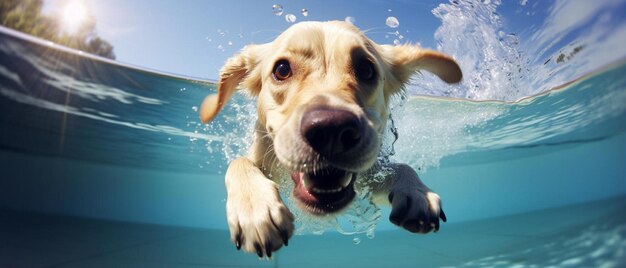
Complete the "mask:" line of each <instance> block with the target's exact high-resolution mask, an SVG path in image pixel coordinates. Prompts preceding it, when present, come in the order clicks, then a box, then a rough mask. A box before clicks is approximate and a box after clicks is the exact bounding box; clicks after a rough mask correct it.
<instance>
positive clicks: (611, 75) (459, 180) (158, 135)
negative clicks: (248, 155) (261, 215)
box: [0, 1, 626, 267]
mask: <svg viewBox="0 0 626 268" xmlns="http://www.w3.org/2000/svg"><path fill="white" fill-rule="evenodd" d="M616 3H617V4H616ZM616 3H612V4H611V5H612V6H610V7H615V8H617V10H619V7H623V6H624V3H623V1H616ZM490 8H492V7H491V6H487V8H485V9H484V10H475V9H469V7H467V5H465V4H456V5H455V4H450V5H441V6H439V7H438V8H437V9H436V10H434V11H433V13H434V14H435V16H437V17H439V18H440V19H441V20H442V26H441V27H440V28H439V30H438V31H437V33H436V34H435V35H436V37H438V38H439V46H440V47H439V49H440V50H444V51H449V53H451V54H453V55H454V56H455V58H456V59H458V60H459V63H460V64H461V66H462V68H463V70H467V72H466V76H465V80H464V82H463V83H462V84H461V85H460V86H458V87H448V86H445V85H442V84H440V83H439V82H438V81H436V80H434V78H433V77H432V76H429V75H424V76H423V77H421V78H420V79H416V80H415V81H414V84H413V85H411V86H409V87H408V89H407V94H406V95H404V96H398V98H397V99H395V100H394V105H393V111H392V116H393V119H394V126H395V127H396V128H397V131H398V133H399V139H398V140H397V141H395V143H393V145H392V142H390V141H389V140H387V144H386V147H385V148H384V149H385V150H387V151H388V152H390V154H391V155H390V157H391V159H392V160H394V161H399V162H405V163H408V164H410V165H411V166H413V167H414V168H415V169H416V170H417V171H418V173H419V174H420V177H421V178H422V179H423V180H424V182H425V183H426V184H427V185H429V186H430V187H431V188H432V189H434V190H435V191H437V192H438V193H439V194H440V195H441V197H442V200H443V206H444V209H445V211H446V214H447V215H448V219H449V221H448V223H446V224H443V226H442V229H441V230H440V232H439V233H437V234H430V235H424V236H416V235H413V234H410V233H407V232H405V231H402V230H399V229H398V228H396V227H395V226H393V225H391V224H390V223H389V222H388V220H387V215H388V213H389V209H388V208H373V207H372V208H373V209H370V210H367V211H368V213H369V214H367V215H365V214H364V212H363V211H364V210H366V209H363V208H364V207H368V205H369V203H368V202H367V200H365V199H363V200H359V201H358V202H356V203H358V204H357V205H355V207H353V208H352V209H351V210H350V213H352V214H353V215H349V216H353V218H350V219H354V218H357V219H358V220H356V221H355V222H352V224H350V221H349V220H346V218H339V219H337V222H332V223H331V224H329V225H323V226H324V229H323V230H317V229H315V230H313V229H312V227H311V226H315V225H316V224H318V225H319V223H316V222H313V223H312V224H311V223H307V222H304V221H301V222H299V223H298V228H299V229H298V233H299V235H297V236H296V237H295V238H294V239H293V242H290V246H289V247H288V248H285V249H281V250H280V251H279V253H278V254H277V255H275V257H274V259H272V260H271V261H260V260H256V257H255V256H253V255H251V254H243V253H241V252H237V251H236V250H235V248H234V246H232V245H231V244H230V241H229V240H228V233H227V226H226V219H225V208H224V207H225V198H226V194H225V191H224V185H223V174H224V171H225V169H226V167H227V163H228V161H229V160H232V159H233V158H234V157H236V156H238V155H241V154H244V153H245V150H246V148H247V146H248V145H249V140H250V136H251V131H250V130H251V129H252V128H251V126H252V124H254V121H255V120H256V118H255V115H254V114H255V113H256V109H255V105H254V100H252V99H250V98H248V97H246V96H244V95H240V96H236V97H235V98H234V100H233V101H232V102H231V103H229V105H228V106H227V107H226V108H225V110H224V111H223V112H222V113H221V114H220V116H219V117H218V118H217V119H216V121H215V122H212V123H211V124H209V125H202V124H200V122H199V120H198V116H197V109H198V105H199V103H200V102H201V100H202V99H203V98H204V96H206V95H207V94H210V93H213V92H214V91H215V84H214V83H213V82H212V81H206V80H201V79H193V78H188V77H181V76H175V75H170V74H167V73H163V72H159V71H153V70H146V69H141V68H137V67H133V66H127V65H123V64H120V63H117V62H112V61H108V60H104V59H100V58H95V57H92V56H89V55H85V54H83V53H80V52H77V51H73V50H68V49H65V48H62V47H58V46H56V45H54V44H52V43H48V42H45V41H42V40H39V39H35V38H32V37H29V36H26V35H23V34H20V33H17V32H14V31H11V30H8V29H5V28H0V109H1V111H2V112H1V113H0V125H1V126H2V129H1V130H0V168H1V169H0V228H1V229H0V266H8V267H13V266H15V267H22V266H48V265H52V266H54V265H56V266H78V267H84V266H94V265H100V266H147V267H154V266H155V265H163V266H235V267H238V266H294V265H298V266H302V267H308V266H310V267H319V266H320V265H331V266H347V265H348V266H349V265H358V266H363V267H380V266H382V265H395V266H400V267H416V266H426V267H432V266H452V267H459V266H467V267H493V266H502V267H510V266H520V267H522V266H528V267H532V266H535V267H544V266H581V267H589V266H598V267H599V266H606V267H623V266H624V265H625V262H624V259H626V257H625V256H624V254H625V250H626V238H625V236H626V218H625V217H624V215H625V214H624V213H623V211H624V208H625V206H626V202H625V201H626V165H625V163H626V61H625V60H624V56H626V49H625V48H619V46H618V45H617V44H621V43H620V41H623V40H624V39H621V40H620V37H624V36H625V35H624V33H625V31H624V29H626V28H624V27H623V26H624V25H626V23H625V22H624V21H625V20H624V18H623V15H621V16H622V17H620V16H619V15H616V14H617V13H615V12H616V11H614V10H613V9H609V7H605V9H600V8H598V10H600V11H602V12H609V14H612V15H613V16H612V17H611V16H609V18H605V19H603V21H602V20H600V21H598V22H597V24H598V25H601V26H602V25H611V27H604V28H602V29H604V32H602V31H593V32H594V35H586V34H584V33H587V32H586V30H588V29H587V28H585V26H584V25H582V24H576V23H572V26H571V27H572V28H571V29H569V32H563V31H557V30H556V28H554V27H555V26H554V27H553V26H550V25H553V24H554V23H552V24H551V23H550V19H547V20H546V21H547V22H546V23H545V25H544V27H543V31H537V32H535V33H534V34H530V33H527V34H526V36H527V37H528V38H529V39H531V40H533V41H534V43H533V44H534V45H532V46H531V47H530V48H527V49H529V50H531V51H538V54H537V55H533V57H531V56H529V55H530V54H531V53H530V52H529V51H526V52H525V53H522V52H521V51H522V50H521V49H520V48H519V46H518V45H519V42H520V40H517V39H516V38H521V37H524V36H525V35H523V34H520V36H521V37H513V36H509V35H507V34H503V35H502V36H500V35H499V34H498V33H497V32H496V35H495V36H491V35H485V36H480V35H478V36H477V37H475V38H476V40H474V42H469V43H470V45H468V44H467V43H461V42H460V41H459V39H450V38H449V36H455V33H457V32H458V31H460V32H468V31H474V32H477V33H483V34H485V33H486V32H487V31H484V27H487V26H490V27H493V26H494V25H495V26H498V23H501V22H498V21H497V20H495V19H494V18H493V17H490V16H491V15H490V16H487V17H481V16H480V15H481V14H482V13H481V12H483V13H484V12H487V13H488V14H492V15H493V13H490V12H492V11H493V10H491V9H490ZM555 10H556V9H555ZM559 10H567V5H566V6H565V7H561V9H558V10H557V11H554V10H552V12H553V13H557V14H554V15H558V12H559ZM607 10H609V11H607ZM611 10H612V11H611ZM622 10H623V9H622ZM600 11H598V12H600ZM611 12H613V13H611ZM460 14H464V15H475V17H474V18H475V19H474V20H471V18H473V17H471V16H470V17H469V18H470V21H465V22H463V23H461V22H460V21H459V20H458V19H454V18H459V16H458V15H460ZM585 14H586V13H585ZM590 14H591V13H590ZM593 14H595V13H593ZM593 14H591V15H589V14H587V15H588V17H586V18H590V17H589V16H592V15H593ZM582 15H584V14H582ZM582 15H581V17H582V18H581V19H580V21H584V19H585V17H584V16H582ZM465 17H467V16H465ZM480 18H482V19H480ZM468 27H469V28H472V29H468ZM550 27H553V28H550ZM589 27H590V26H589ZM561 30H562V29H561ZM481 31H482V32H481ZM547 33H552V34H553V35H552V36H553V37H554V38H556V37H557V36H560V37H559V39H558V42H551V40H550V39H549V37H546V36H547ZM573 33H577V34H578V37H576V38H575V37H572V34H573ZM457 35H458V33H457ZM489 38H495V39H494V40H495V41H493V40H492V41H493V42H496V43H497V44H498V46H485V45H484V43H481V42H491V41H490V40H491V39H489ZM494 44H495V43H494ZM533 46H536V47H533ZM577 47H582V48H578V49H576V48H577ZM480 49H493V51H491V52H493V53H479V52H476V53H474V52H473V51H478V50H480ZM533 49H534V50H533ZM609 49H611V50H610V51H611V52H612V53H611V54H610V55H607V53H605V51H607V50H609ZM574 51H576V52H574ZM464 52H467V53H465V54H461V53H464ZM483 52H484V51H483ZM539 52H540V53H539ZM561 55H564V56H561ZM497 66H500V67H501V68H496V67H497ZM426 95H430V96H426ZM432 95H436V96H438V97H434V96H432ZM285 199H286V200H289V198H288V197H286V198H285ZM346 221H347V222H348V224H347V225H346V224H345V223H346ZM335 225H337V226H339V228H337V226H335ZM322 231H323V234H321V235H316V234H311V233H321V232H322ZM337 231H339V232H337ZM57 247H62V248H63V249H56V248H57Z"/></svg>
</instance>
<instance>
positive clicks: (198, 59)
mask: <svg viewBox="0 0 626 268" xmlns="http://www.w3.org/2000/svg"><path fill="white" fill-rule="evenodd" d="M67 1H81V2H83V3H84V4H85V5H86V6H87V8H88V9H89V10H90V12H91V13H92V15H93V16H94V17H95V18H96V20H97V29H98V33H99V35H100V36H102V37H104V38H105V39H106V40H108V41H110V42H111V43H112V44H113V45H114V47H115V54H116V55H117V60H119V61H121V62H125V63H129V64H133V65H138V66H141V67H147V68H150V69H156V70H159V71H165V72H170V73H175V74H181V75H185V76H192V77H198V78H208V79H214V78H216V77H217V75H218V71H219V68H220V67H221V65H222V63H223V62H224V61H225V60H226V59H227V58H228V57H229V56H231V55H233V54H235V53H236V52H237V51H239V50H240V49H241V48H242V47H243V46H244V45H246V44H250V43H266V42H269V41H271V40H273V38H274V37H276V36H277V35H278V34H279V33H280V32H282V31H283V30H285V29H286V28H287V27H289V26H290V25H291V23H288V22H286V21H285V15H286V14H289V13H292V14H294V15H296V17H297V22H300V21H304V20H316V21H326V20H344V19H345V18H346V17H348V16H350V17H354V18H355V20H356V22H355V24H356V25H357V26H358V27H359V28H361V29H363V30H368V36H369V37H370V38H371V39H373V40H374V41H376V42H378V43H393V40H394V39H396V38H397V36H395V35H393V34H392V33H393V32H395V31H398V33H399V34H401V35H402V36H403V37H404V38H403V39H401V40H400V41H401V42H403V43H404V42H411V43H417V42H419V43H420V44H421V45H422V46H424V47H431V48H433V47H435V43H434V40H433V34H434V32H435V30H436V29H437V27H439V25H441V22H440V20H439V19H438V18H436V17H435V16H434V15H433V14H432V13H431V10H432V9H433V8H435V7H437V6H438V5H439V4H440V3H448V1H442V0H418V1H410V0H399V1H382V0H362V1H333V0H315V1H312V0H309V1H304V0H297V1H264V0H257V1H254V0H246V1H242V0H238V1H208V0H185V1H173V0H172V1H164V0H160V1H153V0H152V1H151V0H107V1H101V0H47V1H46V7H45V10H46V12H50V13H54V12H55V11H58V10H59V9H60V7H62V6H64V3H66V2H67ZM531 1H532V0H531ZM274 4H280V5H282V6H283V8H284V12H283V14H282V15H281V16H276V15H274V14H273V13H272V6H273V5H274ZM507 5H508V6H507ZM303 8H305V9H307V10H308V16H307V17H305V16H303V15H302V14H301V10H302V9H303ZM519 8H520V5H519V3H518V1H511V2H505V3H503V4H502V5H501V6H500V7H499V9H501V10H503V11H504V12H507V10H509V11H511V10H514V9H517V10H518V11H519ZM509 13H511V14H516V13H515V12H509ZM518 13H519V12H518ZM389 16H394V17H396V18H397V19H398V21H399V22H400V25H399V27H397V28H394V29H392V28H390V27H388V26H386V24H385V21H386V19H387V17H389ZM529 18H531V17H528V16H524V17H523V19H525V20H528V19H529ZM513 19H515V18H513ZM220 32H221V33H222V34H220ZM220 46H221V49H220V48H218V47H220Z"/></svg>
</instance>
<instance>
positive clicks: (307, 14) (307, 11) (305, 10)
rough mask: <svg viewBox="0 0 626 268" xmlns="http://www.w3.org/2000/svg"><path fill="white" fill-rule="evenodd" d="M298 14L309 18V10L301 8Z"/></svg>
mask: <svg viewBox="0 0 626 268" xmlns="http://www.w3.org/2000/svg"><path fill="white" fill-rule="evenodd" d="M300 12H301V13H302V16H305V17H307V16H309V10H308V9H306V8H303V9H302V10H301V11H300Z"/></svg>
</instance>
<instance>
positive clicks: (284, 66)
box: [272, 60, 291, 81]
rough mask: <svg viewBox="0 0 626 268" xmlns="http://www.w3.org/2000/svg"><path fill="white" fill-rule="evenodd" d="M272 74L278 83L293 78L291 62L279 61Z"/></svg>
mask: <svg viewBox="0 0 626 268" xmlns="http://www.w3.org/2000/svg"><path fill="white" fill-rule="evenodd" d="M272 74H273V75H274V79H276V80H278V81H283V80H285V79H287V78H289V77H291V66H289V62H288V61H286V60H279V61H277V62H276V64H275V65H274V71H273V72H272Z"/></svg>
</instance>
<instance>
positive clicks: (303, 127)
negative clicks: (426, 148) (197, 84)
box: [200, 21, 462, 257]
mask: <svg viewBox="0 0 626 268" xmlns="http://www.w3.org/2000/svg"><path fill="white" fill-rule="evenodd" d="M423 70H425V71H428V72H431V73H433V74H435V75H437V76H438V77H439V78H440V79H442V80H443V81H445V82H447V83H456V82H459V81H460V80H461V79H462V73H461V70H460V68H459V66H458V64H457V63H456V62H455V61H454V60H453V59H452V58H451V57H449V56H446V55H444V54H442V53H439V52H436V51H433V50H428V49H422V48H420V47H418V46H414V45H408V44H407V45H397V46H392V45H379V44H376V43H374V42H373V41H372V40H370V39H368V38H367V37H366V36H365V35H364V34H363V33H362V32H361V31H360V30H359V29H357V28H356V27H355V26H353V25H352V24H350V23H347V22H342V21H331V22H302V23H298V24H295V25H293V26H291V27H290V28H289V29H287V30H286V31H285V32H283V33H282V34H281V35H279V36H278V37H277V38H276V39H275V40H274V41H273V42H270V43H267V44H260V45H248V46H246V47H245V48H244V49H243V50H242V51H241V53H240V54H237V55H235V56H233V57H232V58H230V59H228V60H227V61H226V63H225V65H224V66H223V68H222V69H221V73H220V77H219V82H218V85H217V94H214V95H209V96H208V97H206V98H205V100H204V101H203V103H202V105H201V108H200V118H201V120H202V121H203V122H205V123H206V122H208V121H210V120H212V119H213V118H214V117H215V116H216V115H217V114H218V112H219V111H220V110H221V109H222V107H223V106H224V105H225V104H226V102H227V100H228V99H229V98H230V97H231V96H232V94H233V93H234V92H235V91H236V90H238V89H240V88H241V89H245V90H248V91H249V92H250V94H252V95H253V96H256V97H257V101H258V103H257V110H258V120H257V122H256V126H255V129H254V140H253V143H252V145H251V148H249V154H248V155H247V156H245V157H240V158H237V159H235V160H233V161H232V162H231V163H230V164H229V167H228V170H227V171H226V176H225V183H226V191H227V195H228V197H227V201H226V213H227V220H228V226H229V230H230V237H231V240H232V242H233V243H234V244H235V246H236V247H237V249H241V248H243V249H244V250H245V251H247V252H252V253H256V254H258V256H259V257H263V256H267V257H271V256H272V252H274V251H276V250H278V249H279V248H281V247H282V246H283V245H285V246H286V245H287V244H288V241H289V239H290V237H291V235H292V234H293V230H294V224H293V222H294V216H293V214H292V213H291V212H290V211H289V209H288V208H287V207H286V206H285V204H284V203H283V201H282V199H281V197H280V195H279V189H278V187H279V186H281V185H279V180H278V179H277V178H278V177H280V176H277V174H282V175H283V176H287V177H289V176H290V177H291V179H292V180H293V182H294V183H293V185H294V186H293V191H292V193H293V197H294V200H296V203H297V206H298V207H299V208H301V209H302V210H303V211H305V212H306V213H310V214H312V215H328V214H333V213H341V211H342V209H344V208H346V206H347V205H348V204H349V203H350V202H351V201H352V200H353V199H354V197H355V191H358V190H359V189H355V180H356V179H357V174H365V173H366V172H367V171H369V170H371V169H373V168H376V166H377V165H374V164H375V162H376V159H377V156H378V155H379V153H380V149H381V137H382V134H383V133H384V131H385V129H386V127H387V119H388V117H389V101H390V98H391V96H393V95H394V94H397V93H400V92H401V91H402V90H404V86H405V84H406V83H407V82H408V80H409V79H410V77H411V75H413V74H415V73H417V72H420V71H423ZM391 167H392V169H393V172H390V175H388V176H387V178H385V179H384V180H383V181H382V182H380V183H375V184H374V185H372V187H370V189H371V191H373V193H372V196H373V201H374V202H375V203H377V204H387V205H391V213H390V216H389V220H390V221H391V222H392V223H394V224H396V225H398V226H400V227H402V228H404V229H406V230H408V231H410V232H413V233H428V232H431V231H437V230H438V229H439V220H440V219H441V220H443V221H444V222H445V221H446V216H445V213H444V212H443V210H442V207H441V201H440V198H439V196H438V195H437V194H436V193H434V192H433V191H431V190H430V189H429V188H428V187H427V186H426V185H425V184H424V183H422V181H421V180H420V179H419V177H418V175H417V173H416V172H415V171H414V170H413V168H411V167H409V166H408V165H406V164H392V165H391ZM269 174H274V175H273V176H269ZM359 179H361V178H359ZM283 187H284V186H283Z"/></svg>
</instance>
